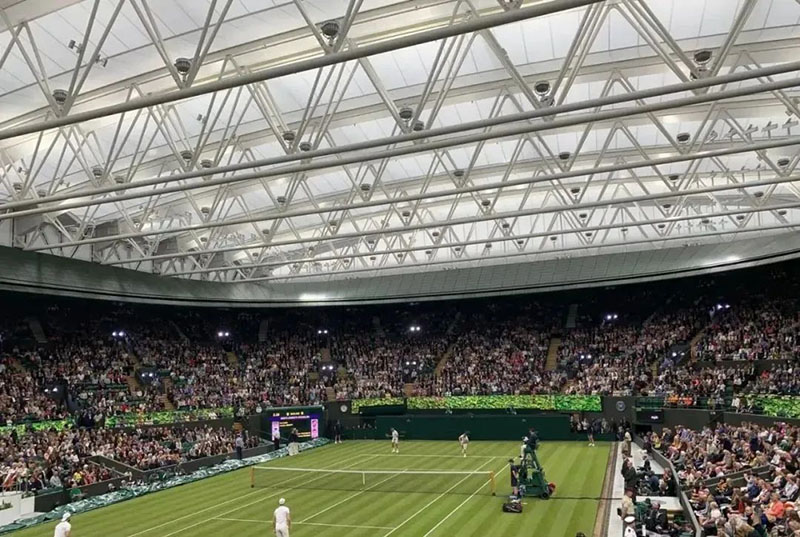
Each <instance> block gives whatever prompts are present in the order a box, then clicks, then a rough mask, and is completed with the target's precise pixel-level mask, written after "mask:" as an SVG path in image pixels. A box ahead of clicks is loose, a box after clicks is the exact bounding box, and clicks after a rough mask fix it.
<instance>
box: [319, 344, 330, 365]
mask: <svg viewBox="0 0 800 537" xmlns="http://www.w3.org/2000/svg"><path fill="white" fill-rule="evenodd" d="M319 355H320V357H321V358H322V361H323V362H329V361H330V359H331V349H330V348H329V347H322V348H321V349H320V350H319Z"/></svg>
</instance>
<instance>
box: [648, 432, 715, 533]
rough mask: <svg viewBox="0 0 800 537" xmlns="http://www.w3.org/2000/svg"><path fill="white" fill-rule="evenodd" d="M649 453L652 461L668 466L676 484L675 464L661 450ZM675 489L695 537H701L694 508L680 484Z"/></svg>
mask: <svg viewBox="0 0 800 537" xmlns="http://www.w3.org/2000/svg"><path fill="white" fill-rule="evenodd" d="M638 440H639V438H637V442H636V443H637V444H639V442H638ZM649 455H650V456H651V457H652V458H653V460H654V461H656V462H657V463H658V464H660V465H661V467H662V468H669V471H670V472H672V476H673V478H674V479H675V482H676V484H677V480H678V472H677V470H675V466H673V464H672V461H670V460H669V459H668V458H666V457H665V456H664V455H662V454H661V452H659V451H656V450H652V451H651V452H650V453H649ZM677 489H678V490H677V492H678V501H679V502H680V504H681V507H682V508H683V512H684V513H685V514H686V517H687V518H688V519H689V523H690V524H691V525H692V528H694V535H695V537H703V527H702V526H701V525H700V522H699V521H698V520H697V515H695V514H694V509H693V508H692V504H691V503H689V497H688V496H687V495H686V492H684V491H683V489H682V488H681V487H680V485H678V486H677Z"/></svg>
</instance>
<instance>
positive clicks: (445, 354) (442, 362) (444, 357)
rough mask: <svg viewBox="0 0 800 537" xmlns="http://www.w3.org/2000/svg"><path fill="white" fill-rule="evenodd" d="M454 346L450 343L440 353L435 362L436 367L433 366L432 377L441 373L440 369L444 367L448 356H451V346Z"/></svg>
mask: <svg viewBox="0 0 800 537" xmlns="http://www.w3.org/2000/svg"><path fill="white" fill-rule="evenodd" d="M454 347H455V345H453V344H450V346H448V347H447V350H445V351H444V352H443V353H442V355H441V356H440V357H439V361H438V362H436V368H434V370H433V376H434V377H438V376H439V375H441V374H442V370H443V369H444V366H445V364H446V363H447V360H449V359H450V357H451V356H453V348H454Z"/></svg>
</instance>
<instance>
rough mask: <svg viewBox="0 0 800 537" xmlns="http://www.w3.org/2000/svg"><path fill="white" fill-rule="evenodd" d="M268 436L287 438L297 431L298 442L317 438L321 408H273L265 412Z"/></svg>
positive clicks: (320, 421)
mask: <svg viewBox="0 0 800 537" xmlns="http://www.w3.org/2000/svg"><path fill="white" fill-rule="evenodd" d="M267 415H268V416H269V423H270V427H269V430H270V434H271V435H274V434H275V433H276V432H277V433H278V434H279V435H280V436H281V438H288V437H289V434H290V433H291V432H292V429H297V436H298V437H299V439H300V441H304V440H311V439H312V438H318V437H319V435H320V427H321V425H322V407H295V408H273V409H268V410H267Z"/></svg>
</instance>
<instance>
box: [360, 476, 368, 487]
mask: <svg viewBox="0 0 800 537" xmlns="http://www.w3.org/2000/svg"><path fill="white" fill-rule="evenodd" d="M361 486H362V487H366V486H367V474H366V472H361Z"/></svg>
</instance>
